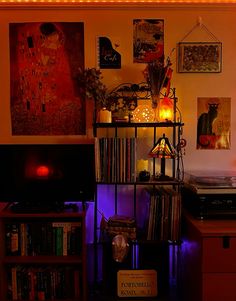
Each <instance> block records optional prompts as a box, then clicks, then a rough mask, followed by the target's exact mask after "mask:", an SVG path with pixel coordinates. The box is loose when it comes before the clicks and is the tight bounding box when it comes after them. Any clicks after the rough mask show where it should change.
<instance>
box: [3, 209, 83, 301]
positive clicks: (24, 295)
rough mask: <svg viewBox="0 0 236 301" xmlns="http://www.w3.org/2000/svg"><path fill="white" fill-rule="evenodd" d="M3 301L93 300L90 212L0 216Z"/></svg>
mask: <svg viewBox="0 0 236 301" xmlns="http://www.w3.org/2000/svg"><path fill="white" fill-rule="evenodd" d="M0 239H1V241H2V248H1V249H0V300H1V301H7V300H10V301H15V300H16V301H17V300H25V301H27V300H60V299H63V300H70V301H78V300H82V301H85V300H86V298H87V287H86V283H87V275H86V244H85V212H58V213H55V212H47V213H13V212H12V211H11V210H10V209H9V208H8V207H6V208H4V209H3V210H1V212H0Z"/></svg>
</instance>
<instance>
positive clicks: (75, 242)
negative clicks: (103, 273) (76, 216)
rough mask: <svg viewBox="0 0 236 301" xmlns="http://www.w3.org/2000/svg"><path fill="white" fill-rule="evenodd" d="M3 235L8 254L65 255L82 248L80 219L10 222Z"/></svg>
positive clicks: (74, 252) (77, 251) (72, 253)
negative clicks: (76, 220) (73, 220)
mask: <svg viewBox="0 0 236 301" xmlns="http://www.w3.org/2000/svg"><path fill="white" fill-rule="evenodd" d="M5 237H6V254H7V255H21V256H36V255H56V256H67V255H80V254H81V252H82V223H81V222H80V221H79V222H33V223H9V224H6V235H5Z"/></svg>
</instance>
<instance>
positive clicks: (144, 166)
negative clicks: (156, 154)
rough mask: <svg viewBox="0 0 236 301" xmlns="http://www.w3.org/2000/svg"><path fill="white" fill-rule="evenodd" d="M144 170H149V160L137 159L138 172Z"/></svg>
mask: <svg viewBox="0 0 236 301" xmlns="http://www.w3.org/2000/svg"><path fill="white" fill-rule="evenodd" d="M143 170H147V171H148V160H144V159H140V160H137V173H139V172H140V171H143Z"/></svg>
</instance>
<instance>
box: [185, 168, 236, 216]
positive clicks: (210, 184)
mask: <svg viewBox="0 0 236 301" xmlns="http://www.w3.org/2000/svg"><path fill="white" fill-rule="evenodd" d="M182 200H183V207H184V208H186V209H187V210H189V211H190V212H191V213H192V214H193V215H194V216H195V217H196V218H200V219H206V218H218V219H220V218H222V219H226V218H236V172H231V171H224V172H222V171H221V172H219V171H212V172H209V171H207V172H206V171H194V172H186V173H185V180H184V185H183V187H182Z"/></svg>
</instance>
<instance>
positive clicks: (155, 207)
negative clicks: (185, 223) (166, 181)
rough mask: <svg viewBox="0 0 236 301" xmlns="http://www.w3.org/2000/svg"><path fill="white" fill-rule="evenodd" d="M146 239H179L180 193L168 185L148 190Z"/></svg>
mask: <svg viewBox="0 0 236 301" xmlns="http://www.w3.org/2000/svg"><path fill="white" fill-rule="evenodd" d="M148 193H149V195H150V198H149V208H148V218H147V240H159V241H174V242H176V241H179V239H180V216H181V195H180V193H179V192H177V191H176V190H174V189H172V188H170V187H156V188H155V189H150V188H149V190H148Z"/></svg>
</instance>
